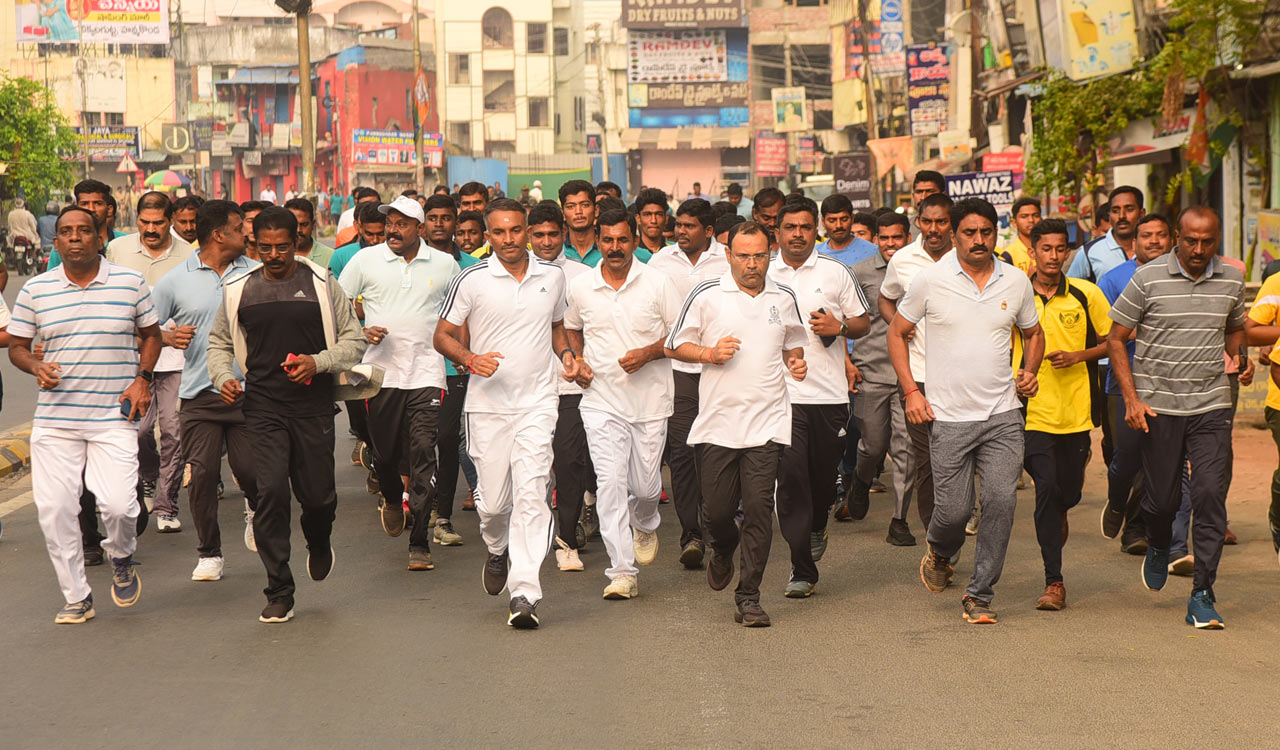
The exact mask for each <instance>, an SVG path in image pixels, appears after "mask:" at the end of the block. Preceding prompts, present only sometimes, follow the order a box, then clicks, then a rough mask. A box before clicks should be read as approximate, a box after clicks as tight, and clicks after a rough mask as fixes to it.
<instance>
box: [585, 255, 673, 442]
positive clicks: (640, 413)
mask: <svg viewBox="0 0 1280 750" xmlns="http://www.w3.org/2000/svg"><path fill="white" fill-rule="evenodd" d="M603 265H604V264H603V263H601V265H599V266H596V267H595V268H594V269H591V271H590V272H589V273H587V274H584V275H581V276H579V277H577V278H576V279H572V280H571V281H570V282H569V308H568V310H567V311H566V312H565V314H564V325H565V327H566V328H570V329H573V330H575V331H582V336H583V347H584V349H585V351H584V352H583V358H584V359H585V360H586V362H587V364H588V365H590V366H591V369H592V370H593V371H594V372H595V379H594V380H593V381H592V382H591V387H589V388H587V389H586V390H585V391H584V392H583V396H582V408H583V409H595V410H597V411H602V412H606V413H608V414H612V415H614V416H616V417H619V418H621V419H623V420H625V421H627V422H631V423H633V424H634V423H640V422H650V421H653V420H655V419H666V418H667V417H669V416H671V413H672V411H673V406H674V402H673V401H672V397H673V392H674V388H675V386H674V383H673V382H672V380H671V360H669V359H667V358H665V357H663V358H660V359H656V360H653V361H652V362H647V363H645V365H644V366H643V367H641V368H640V369H639V370H636V371H635V372H633V373H631V374H627V372H626V371H625V370H623V369H622V365H620V364H618V360H619V359H621V358H622V356H623V355H625V354H626V353H627V352H629V351H631V350H632V349H641V348H643V347H646V346H649V345H651V344H654V343H657V342H660V341H662V340H663V339H665V338H666V337H667V334H668V333H670V332H671V326H672V325H674V324H675V321H676V315H677V314H679V312H680V295H678V294H677V293H676V287H675V284H674V283H673V282H672V281H671V279H669V278H667V276H666V274H664V273H662V272H661V271H654V270H653V269H651V268H649V267H647V266H646V265H645V264H644V263H641V262H640V261H639V260H636V259H632V261H631V269H630V270H629V271H627V278H626V280H625V281H624V282H623V283H622V286H621V287H620V288H618V289H617V290H616V291H615V290H614V288H613V287H611V286H609V285H608V284H607V283H605V280H604V274H603V272H602V271H601V270H600V269H601V267H603Z"/></svg>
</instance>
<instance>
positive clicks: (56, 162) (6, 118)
mask: <svg viewBox="0 0 1280 750" xmlns="http://www.w3.org/2000/svg"><path fill="white" fill-rule="evenodd" d="M78 145H79V140H78V137H77V136H76V133H75V131H74V130H73V129H72V128H71V127H70V126H69V125H67V121H66V118H65V117H63V116H62V113H61V112H60V111H58V106H57V104H55V103H54V101H53V95H52V94H51V93H50V92H49V90H48V89H46V88H45V87H44V86H43V85H41V84H40V83H37V82H36V81H33V80H31V79H30V78H11V77H9V76H8V75H6V74H4V73H3V72H0V163H3V164H4V165H5V170H4V174H3V175H2V176H0V184H2V185H3V186H4V187H5V188H7V189H8V190H9V192H16V193H20V194H23V195H28V196H33V195H42V194H45V193H47V192H48V191H49V190H51V189H53V188H58V187H65V186H67V185H68V184H70V182H71V178H72V174H73V173H74V170H75V165H76V162H75V161H73V159H74V157H75V155H76V154H77V153H78V150H77V147H78Z"/></svg>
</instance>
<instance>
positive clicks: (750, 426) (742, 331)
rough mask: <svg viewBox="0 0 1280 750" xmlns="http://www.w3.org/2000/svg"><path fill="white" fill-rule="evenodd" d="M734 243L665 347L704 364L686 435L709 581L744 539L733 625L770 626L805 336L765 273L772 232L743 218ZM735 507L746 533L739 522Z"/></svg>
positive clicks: (782, 290) (789, 302) (726, 576)
mask: <svg viewBox="0 0 1280 750" xmlns="http://www.w3.org/2000/svg"><path fill="white" fill-rule="evenodd" d="M757 205H759V204H758V201H757ZM778 208H779V210H781V206H779V207H778ZM729 248H730V249H729V251H728V258H727V260H728V263H729V272H728V273H726V274H724V275H723V276H721V277H720V278H719V279H710V280H707V281H705V282H703V283H701V284H699V285H698V286H696V287H694V290H693V291H692V292H690V293H689V296H688V298H687V299H686V300H685V303H684V306H683V307H682V308H681V311H680V317H679V318H677V320H676V323H675V325H674V326H673V327H672V330H671V335H670V336H668V337H667V340H666V342H665V347H666V355H667V356H668V357H672V358H676V359H680V360H682V361H684V362H691V363H702V364H706V365H708V367H707V369H705V370H704V371H703V373H702V378H701V381H700V382H699V391H700V393H699V402H700V408H699V411H698V417H697V419H696V420H695V421H694V424H693V428H692V429H691V430H690V431H689V444H690V445H693V446H695V448H696V450H697V455H698V474H699V476H700V478H701V481H702V499H703V505H702V528H703V529H704V530H705V532H706V534H707V537H708V539H707V541H708V542H709V543H710V545H711V550H712V555H711V561H710V563H709V564H708V565H707V584H708V585H709V586H710V587H711V588H712V590H714V591H721V590H723V589H724V588H725V587H726V586H728V585H729V584H730V583H731V582H732V580H733V553H734V551H735V550H736V549H737V548H738V547H739V541H741V548H742V553H741V569H742V573H741V575H740V576H739V578H738V587H737V590H736V591H735V592H734V600H735V603H736V604H737V608H736V611H735V613H734V621H735V622H738V623H741V624H742V625H744V626H745V627H749V628H750V627H768V626H769V625H770V619H769V615H768V614H767V613H766V612H765V611H764V609H763V608H762V607H761V606H760V581H761V579H762V578H763V576H764V568H765V564H766V563H767V561H768V559H769V546H770V544H771V541H772V538H773V528H772V527H773V494H774V488H775V486H776V484H777V480H778V462H779V460H780V459H781V457H782V451H783V449H784V448H786V446H787V445H788V444H789V443H790V442H791V420H792V409H791V401H790V399H789V398H788V395H787V386H786V379H787V378H791V379H793V380H804V378H805V375H806V373H807V372H808V365H807V364H806V363H805V352H804V344H805V342H806V340H807V337H806V334H805V330H804V324H803V323H802V322H801V318H800V310H799V307H798V305H797V302H796V296H795V293H794V292H792V291H791V290H790V289H788V288H787V287H785V286H782V285H779V284H778V283H777V282H775V281H774V280H773V279H771V278H769V275H768V273H767V271H768V268H769V238H768V232H767V230H766V229H765V228H764V227H762V226H761V225H759V224H757V223H756V222H752V221H749V222H745V223H742V224H739V225H738V226H737V227H735V228H734V229H733V232H732V233H731V234H730V237H729ZM739 505H741V507H742V510H743V514H744V515H743V522H742V528H741V530H739V528H738V526H737V524H736V523H735V522H734V516H735V514H736V513H737V511H738V508H739Z"/></svg>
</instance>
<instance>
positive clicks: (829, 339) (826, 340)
mask: <svg viewBox="0 0 1280 750" xmlns="http://www.w3.org/2000/svg"><path fill="white" fill-rule="evenodd" d="M818 312H820V313H822V314H823V315H826V314H827V308H825V307H819V308H818ZM838 338H840V337H839V336H819V337H818V340H819V341H821V342H822V345H823V346H831V345H832V344H834V343H835V342H836V339H838Z"/></svg>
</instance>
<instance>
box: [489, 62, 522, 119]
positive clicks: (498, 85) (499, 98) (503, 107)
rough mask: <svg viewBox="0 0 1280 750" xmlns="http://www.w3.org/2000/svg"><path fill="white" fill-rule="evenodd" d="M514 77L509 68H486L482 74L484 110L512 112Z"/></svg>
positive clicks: (514, 106)
mask: <svg viewBox="0 0 1280 750" xmlns="http://www.w3.org/2000/svg"><path fill="white" fill-rule="evenodd" d="M515 109H516V77H515V73H514V72H513V71H510V70H487V71H485V74H484V111H485V112H514V111H515Z"/></svg>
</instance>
